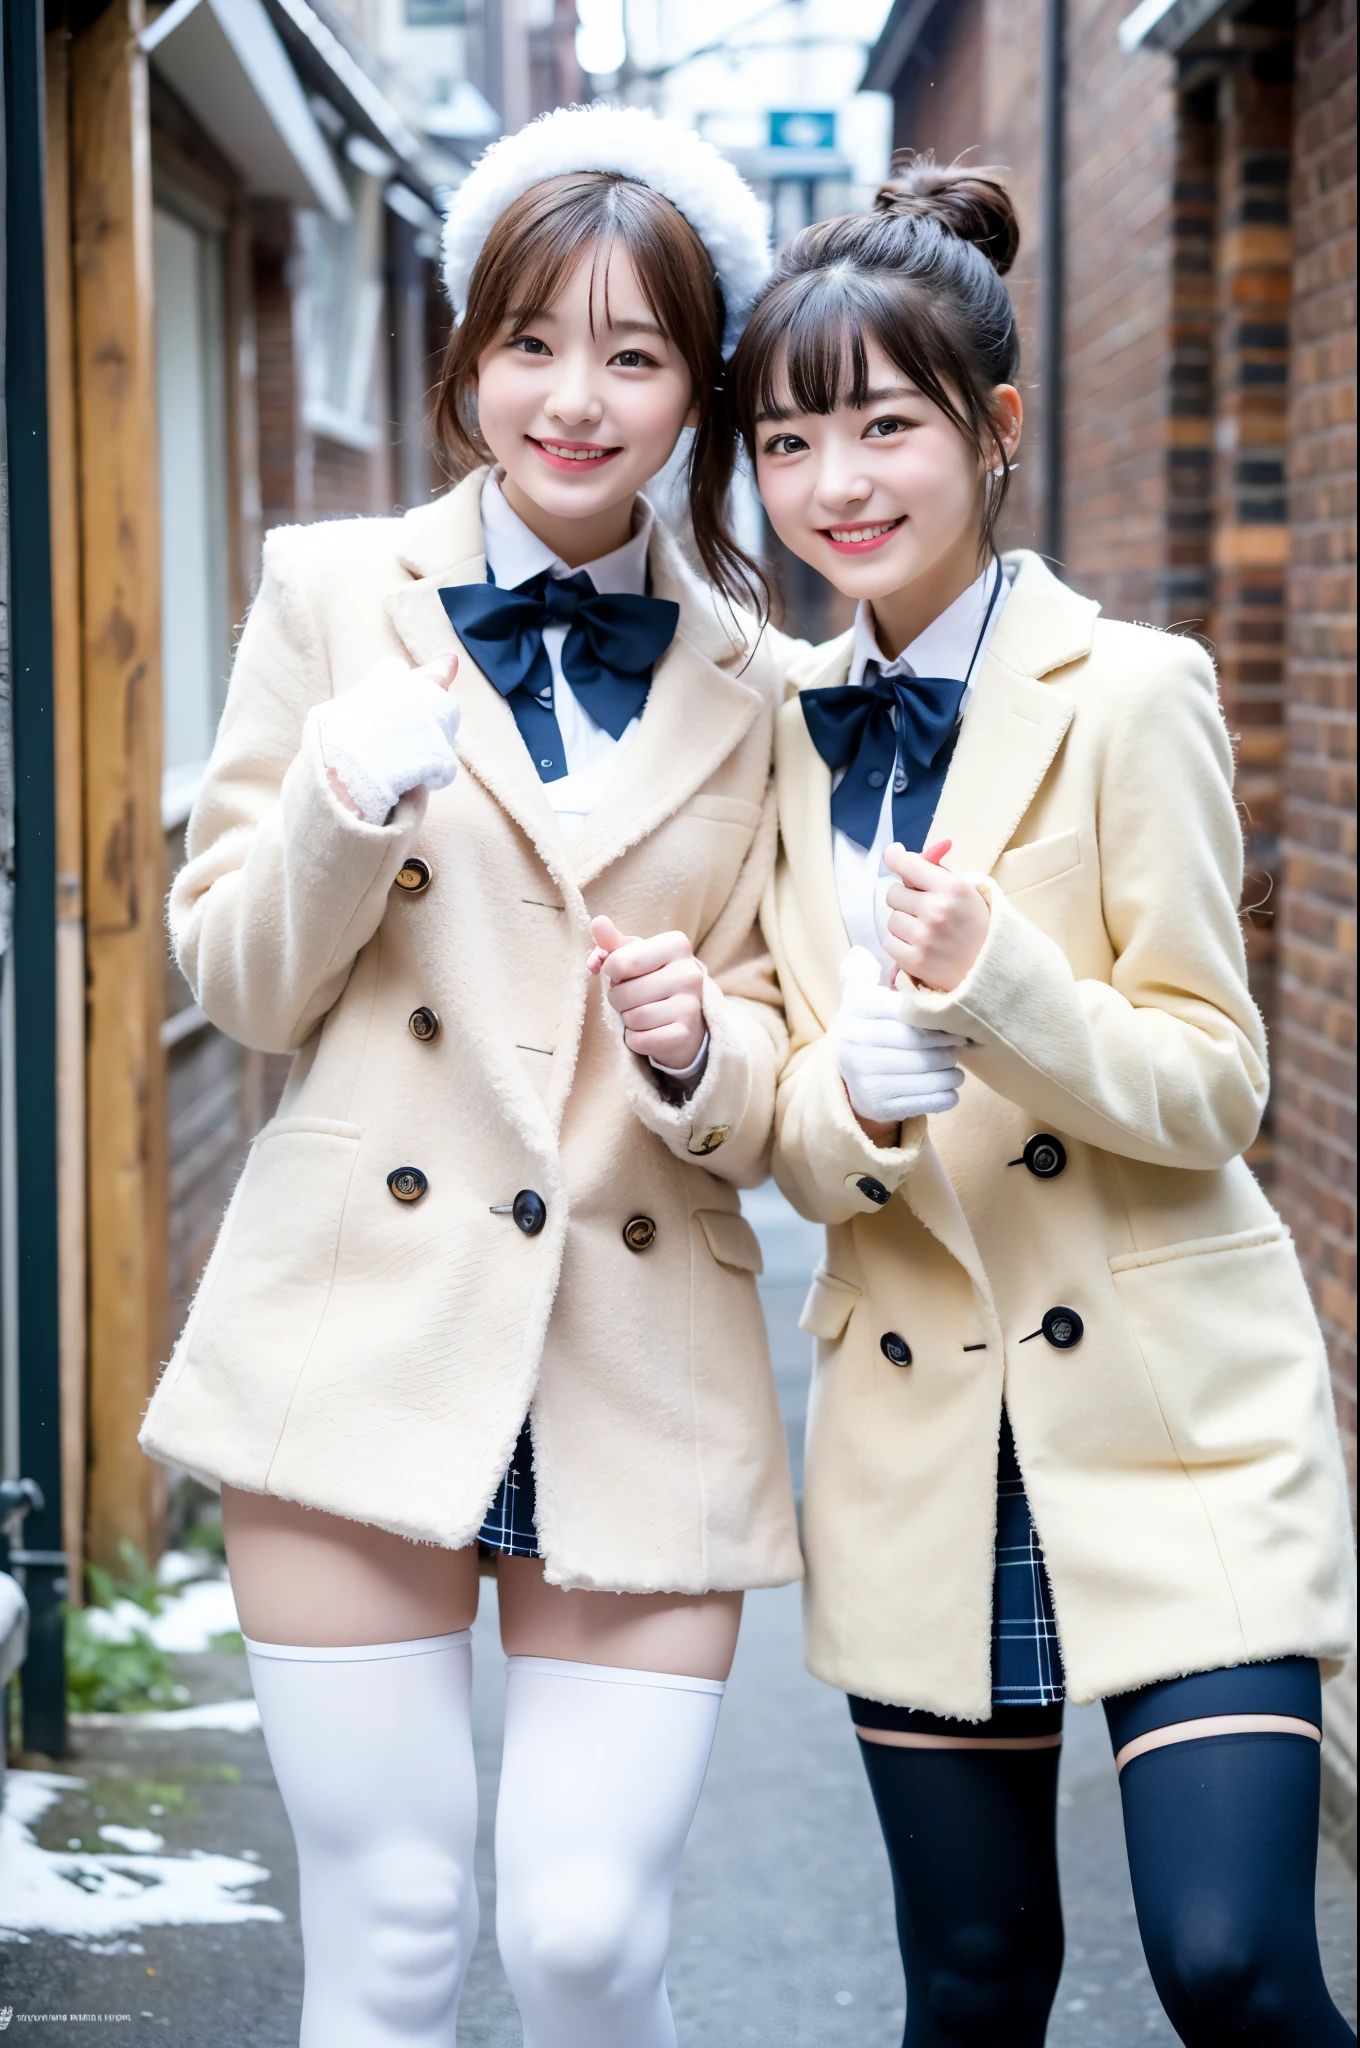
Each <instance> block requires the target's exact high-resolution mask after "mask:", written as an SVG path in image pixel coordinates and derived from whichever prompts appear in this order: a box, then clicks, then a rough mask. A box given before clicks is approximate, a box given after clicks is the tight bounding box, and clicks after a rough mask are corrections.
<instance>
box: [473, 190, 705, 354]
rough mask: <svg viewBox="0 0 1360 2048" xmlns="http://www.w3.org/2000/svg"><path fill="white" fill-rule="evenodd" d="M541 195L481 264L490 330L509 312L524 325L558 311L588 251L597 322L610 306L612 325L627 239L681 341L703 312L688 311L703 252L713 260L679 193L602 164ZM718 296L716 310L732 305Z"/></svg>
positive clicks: (480, 295)
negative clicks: (679, 203) (613, 288)
mask: <svg viewBox="0 0 1360 2048" xmlns="http://www.w3.org/2000/svg"><path fill="white" fill-rule="evenodd" d="M532 197H533V198H534V200H536V201H537V203H536V204H535V205H533V207H532V208H529V207H525V212H526V214H527V215H528V217H527V218H526V219H524V220H522V221H521V222H519V223H517V230H518V231H517V232H516V233H515V234H514V235H507V236H505V237H503V238H500V237H497V238H496V240H497V241H499V242H500V244H501V246H499V247H493V245H492V241H490V240H489V241H488V244H487V248H486V249H485V250H484V252H483V257H482V262H481V263H480V264H479V265H478V269H479V270H480V269H481V268H482V266H483V265H485V274H484V275H483V276H481V277H478V276H477V274H476V272H474V278H473V286H472V293H471V295H470V296H475V297H476V298H477V299H478V301H479V303H480V307H481V313H482V317H481V319H480V320H479V322H478V325H479V327H480V328H482V329H483V331H485V330H487V329H488V328H490V327H499V326H501V325H502V324H503V323H504V322H506V321H510V322H511V323H512V324H513V325H516V326H518V325H521V324H522V323H524V322H526V321H529V320H533V319H535V318H538V317H540V316H541V315H542V314H544V313H546V312H548V311H549V309H550V308H551V307H552V305H553V304H554V302H555V301H556V299H557V298H558V297H559V296H560V294H561V292H562V290H563V289H564V287H565V285H566V283H567V281H568V279H569V278H570V277H571V275H572V273H573V271H574V270H575V269H576V266H577V265H578V263H580V262H582V261H583V260H584V259H585V257H586V254H587V251H589V260H590V331H591V333H592V335H594V334H595V333H596V332H597V324H596V323H597V319H598V318H599V317H600V314H601V313H602V315H603V320H604V324H605V326H606V327H607V326H608V325H609V321H610V312H609V266H610V261H611V259H612V257H613V255H614V251H615V249H616V248H618V247H620V246H621V247H622V248H624V249H625V250H626V251H627V253H628V255H629V257H630V259H631V261H632V265H633V271H634V274H635V276H636V278H637V281H638V285H639V288H640V290H641V292H642V296H643V298H644V300H645V301H646V304H647V308H648V311H649V312H650V313H651V315H652V318H653V319H654V320H655V321H656V323H657V326H658V327H660V329H661V330H662V332H663V334H664V335H665V336H666V338H667V340H668V341H673V342H675V341H679V339H680V337H681V335H682V334H687V330H689V329H692V328H693V327H694V326H695V324H696V323H695V319H694V314H693V313H691V315H690V317H689V319H688V320H687V319H686V317H685V302H686V298H687V296H689V294H690V293H692V289H693V286H694V284H695V283H696V281H697V280H696V277H695V275H694V273H695V268H696V262H695V259H696V257H697V258H698V261H699V263H700V264H702V263H703V262H704V258H703V255H702V245H701V244H700V243H699V242H698V238H697V236H695V234H694V230H693V229H692V228H691V227H690V225H689V223H688V221H686V220H685V218H684V216H683V215H682V214H680V213H679V212H678V211H677V210H676V209H675V208H673V207H671V206H670V203H669V201H665V200H662V199H660V196H659V195H658V194H656V193H654V192H652V191H651V190H650V189H649V188H648V187H645V186H641V185H637V184H634V183H631V182H630V181H629V180H627V179H621V178H615V177H611V176H606V175H601V174H597V173H574V174H569V175H567V176H565V177H562V178H555V179H549V180H547V181H546V183H545V184H544V185H543V186H541V187H539V188H538V190H537V192H536V193H535V194H533V195H532ZM488 258H489V259H491V260H489V261H488ZM699 275H700V276H703V272H702V270H701V271H700V272H699ZM705 282H707V279H705ZM713 289H714V290H715V291H716V285H715V286H714V287H713ZM718 297H719V303H718V304H717V305H716V306H715V308H714V314H715V317H716V316H721V313H722V308H721V303H720V295H718ZM700 317H702V315H701V316H700ZM687 338H688V337H687Z"/></svg>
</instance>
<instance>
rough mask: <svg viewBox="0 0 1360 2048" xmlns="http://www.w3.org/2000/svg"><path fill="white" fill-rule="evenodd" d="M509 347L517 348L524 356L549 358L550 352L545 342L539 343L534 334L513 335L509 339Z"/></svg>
mask: <svg viewBox="0 0 1360 2048" xmlns="http://www.w3.org/2000/svg"><path fill="white" fill-rule="evenodd" d="M509 345H510V347H511V348H517V349H519V350H520V352H521V354H523V355H526V356H550V355H551V354H552V350H551V349H550V348H549V347H548V344H547V342H546V341H540V340H539V338H538V336H537V335H536V334H515V335H512V336H511V338H510V344H509Z"/></svg>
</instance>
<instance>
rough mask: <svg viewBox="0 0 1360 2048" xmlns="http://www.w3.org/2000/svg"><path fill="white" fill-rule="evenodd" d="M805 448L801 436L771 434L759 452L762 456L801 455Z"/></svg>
mask: <svg viewBox="0 0 1360 2048" xmlns="http://www.w3.org/2000/svg"><path fill="white" fill-rule="evenodd" d="M806 447H807V442H806V441H805V440H804V439H803V437H802V435H801V434H771V436H770V438H769V440H768V441H767V442H766V443H765V446H764V447H763V448H762V449H761V451H760V452H761V454H762V455H801V454H802V453H803V451H804V450H805V449H806Z"/></svg>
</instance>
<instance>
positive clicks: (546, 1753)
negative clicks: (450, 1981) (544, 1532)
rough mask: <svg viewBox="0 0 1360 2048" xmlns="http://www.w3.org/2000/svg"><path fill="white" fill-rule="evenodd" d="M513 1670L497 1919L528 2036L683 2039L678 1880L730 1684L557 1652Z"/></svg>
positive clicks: (613, 2047)
mask: <svg viewBox="0 0 1360 2048" xmlns="http://www.w3.org/2000/svg"><path fill="white" fill-rule="evenodd" d="M506 1680H507V1682H506V1694H505V1755H504V1759H503V1761H502V1764H501V1790H500V1801H499V1804H498V1806H497V1808H496V1935H497V1939H498V1940H499V1942H500V1951H501V1960H502V1962H503V1963H504V1965H505V1974H506V1976H507V1977H508V1978H509V1979H510V1987H511V1989H512V1990H513V1992H514V1994H515V1998H516V2000H517V2001H518V2004H519V2010H520V2016H521V2018H522V2019H523V2021H524V2048H675V2023H674V2021H673V2020H672V2018H671V2009H670V2001H669V2000H668V1999H667V1997H666V1982H665V1969H666V1951H667V1949H668V1947H669V1945H670V1932H671V1895H672V1893H673V1891H674V1889H675V1879H676V1873H677V1871H678V1870H679V1867H680V1856H681V1852H682V1851H683V1849H684V1846H685V1837H686V1835H687V1834H688V1833H689V1826H690V1822H691V1820H692V1819H693V1818H694V1809H695V1807H696V1806H697V1804H698V1801H699V1792H700V1789H701V1787H702V1785H703V1782H704V1772H705V1770H706V1769H707V1767H708V1755H709V1751H710V1749H711V1748H712V1746H713V1733H714V1730H715V1728H716V1727H717V1724H718V1708H719V1706H720V1705H721V1704H722V1695H723V1687H722V1685H721V1684H720V1683H719V1682H718V1681H717V1680H714V1679H708V1678H673V1677H670V1676H668V1675H667V1674H665V1673H658V1672H651V1671H616V1670H614V1669H612V1668H611V1667H610V1666H608V1665H603V1664H569V1663H565V1662H562V1661H560V1660H559V1659H557V1658H552V1657H511V1658H510V1659H509V1660H508V1664H507V1672H506Z"/></svg>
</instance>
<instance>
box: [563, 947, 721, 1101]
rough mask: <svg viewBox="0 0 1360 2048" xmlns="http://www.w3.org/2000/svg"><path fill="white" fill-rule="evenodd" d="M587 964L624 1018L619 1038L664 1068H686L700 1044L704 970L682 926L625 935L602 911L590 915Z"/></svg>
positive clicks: (703, 1031)
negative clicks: (644, 935)
mask: <svg viewBox="0 0 1360 2048" xmlns="http://www.w3.org/2000/svg"><path fill="white" fill-rule="evenodd" d="M590 931H591V936H592V938H593V939H594V941H595V950H594V952H593V953H592V954H591V956H590V959H589V960H588V961H587V963H586V965H587V967H588V968H589V970H590V972H591V973H592V974H600V975H603V977H604V980H605V984H606V987H607V990H608V994H609V1001H610V1003H611V1004H612V1005H613V1007H614V1008H615V1009H616V1010H617V1011H618V1013H619V1016H620V1017H621V1018H622V1019H623V1036H624V1042H625V1044H626V1045H627V1047H628V1050H629V1051H630V1052H636V1053H640V1054H641V1055H642V1057H643V1058H644V1059H648V1060H650V1061H651V1062H652V1065H653V1066H655V1067H660V1068H661V1069H662V1070H663V1071H664V1072H666V1073H674V1074H686V1075H687V1074H688V1072H689V1070H690V1068H691V1067H693V1066H694V1065H695V1063H696V1062H697V1060H698V1058H699V1055H700V1053H701V1052H702V1051H703V1049H704V1041H705V1039H706V1037H707V1030H706V1027H705V1025H704V1008H703V1001H702V993H701V992H702V990H703V985H704V970H703V968H702V967H701V966H700V964H699V962H698V961H697V960H696V959H695V957H694V949H693V948H692V946H691V945H690V942H689V940H688V939H687V938H686V937H685V934H684V933H683V932H659V933H658V934H657V936H656V937H655V938H652V939H629V938H625V937H624V935H623V933H622V932H621V931H620V930H619V929H618V926H617V925H615V924H614V923H613V922H612V921H611V920H610V919H609V918H607V917H597V918H593V919H592V920H591V926H590Z"/></svg>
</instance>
